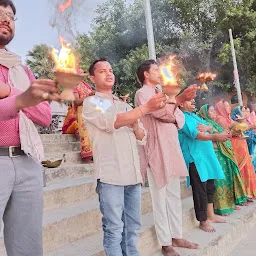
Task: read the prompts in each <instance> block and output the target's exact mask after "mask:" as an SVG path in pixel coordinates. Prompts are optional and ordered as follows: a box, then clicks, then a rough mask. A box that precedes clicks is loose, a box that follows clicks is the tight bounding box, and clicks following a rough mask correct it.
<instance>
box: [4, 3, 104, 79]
mask: <svg viewBox="0 0 256 256" xmlns="http://www.w3.org/2000/svg"><path fill="white" fill-rule="evenodd" d="M0 1H1V0H0ZM102 61H107V62H108V59H107V58H100V59H97V60H95V61H94V62H93V63H92V64H91V65H90V67H89V74H90V76H94V70H95V65H96V64H97V63H98V62H102Z"/></svg>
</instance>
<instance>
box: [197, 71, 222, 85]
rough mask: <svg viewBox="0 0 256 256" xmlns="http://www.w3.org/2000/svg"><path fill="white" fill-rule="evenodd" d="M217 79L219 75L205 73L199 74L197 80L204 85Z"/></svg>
mask: <svg viewBox="0 0 256 256" xmlns="http://www.w3.org/2000/svg"><path fill="white" fill-rule="evenodd" d="M216 77H217V74H215V73H211V72H204V73H200V74H198V76H197V77H196V80H198V81H200V82H202V83H205V82H210V81H213V80H214V79H215V78H216Z"/></svg>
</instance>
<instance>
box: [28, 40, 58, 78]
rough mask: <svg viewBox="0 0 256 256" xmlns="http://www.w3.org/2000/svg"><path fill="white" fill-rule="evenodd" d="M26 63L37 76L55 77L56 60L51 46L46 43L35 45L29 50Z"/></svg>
mask: <svg viewBox="0 0 256 256" xmlns="http://www.w3.org/2000/svg"><path fill="white" fill-rule="evenodd" d="M27 56H28V59H27V60H26V64H27V65H28V66H29V67H30V69H31V70H32V72H33V73H34V74H35V76H36V77H37V78H42V79H43V78H47V79H53V78H54V75H53V68H54V61H53V58H52V57H51V48H50V47H49V46H47V45H46V44H40V45H35V46H34V48H33V49H32V50H31V51H29V52H28V54H27Z"/></svg>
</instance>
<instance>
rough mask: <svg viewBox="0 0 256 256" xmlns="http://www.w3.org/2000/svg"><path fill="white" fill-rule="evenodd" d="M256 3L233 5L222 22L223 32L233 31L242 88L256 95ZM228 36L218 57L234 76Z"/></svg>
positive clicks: (249, 1) (240, 2) (249, 0)
mask: <svg viewBox="0 0 256 256" xmlns="http://www.w3.org/2000/svg"><path fill="white" fill-rule="evenodd" d="M255 23H256V1H252V0H248V1H245V0H244V1H239V2H236V3H233V5H232V6H231V7H230V9H229V10H228V12H227V13H226V17H225V18H224V19H223V21H222V22H221V26H220V28H221V30H222V31H228V29H229V28H231V29H232V30H233V36H234V43H235V48H236V54H237V62H238V69H239V75H240V82H241V86H242V88H243V89H244V90H245V91H247V92H249V93H250V94H251V95H254V96H255V95H256V72H255V70H256V28H255ZM230 52H231V47H230V44H229V39H228V35H227V36H226V40H225V41H224V45H223V48H222V49H221V51H220V53H219V55H218V57H219V59H220V61H221V63H222V68H223V69H224V70H229V72H230V74H231V76H232V70H233V66H232V56H231V54H230Z"/></svg>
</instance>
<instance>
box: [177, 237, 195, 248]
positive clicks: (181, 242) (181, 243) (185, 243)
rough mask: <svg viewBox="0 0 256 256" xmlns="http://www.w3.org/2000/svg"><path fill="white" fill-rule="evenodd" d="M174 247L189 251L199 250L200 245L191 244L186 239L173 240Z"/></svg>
mask: <svg viewBox="0 0 256 256" xmlns="http://www.w3.org/2000/svg"><path fill="white" fill-rule="evenodd" d="M172 246H173V247H182V248H188V249H198V247H199V244H196V243H191V242H189V241H187V240H185V239H183V238H182V239H175V238H173V239H172Z"/></svg>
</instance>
